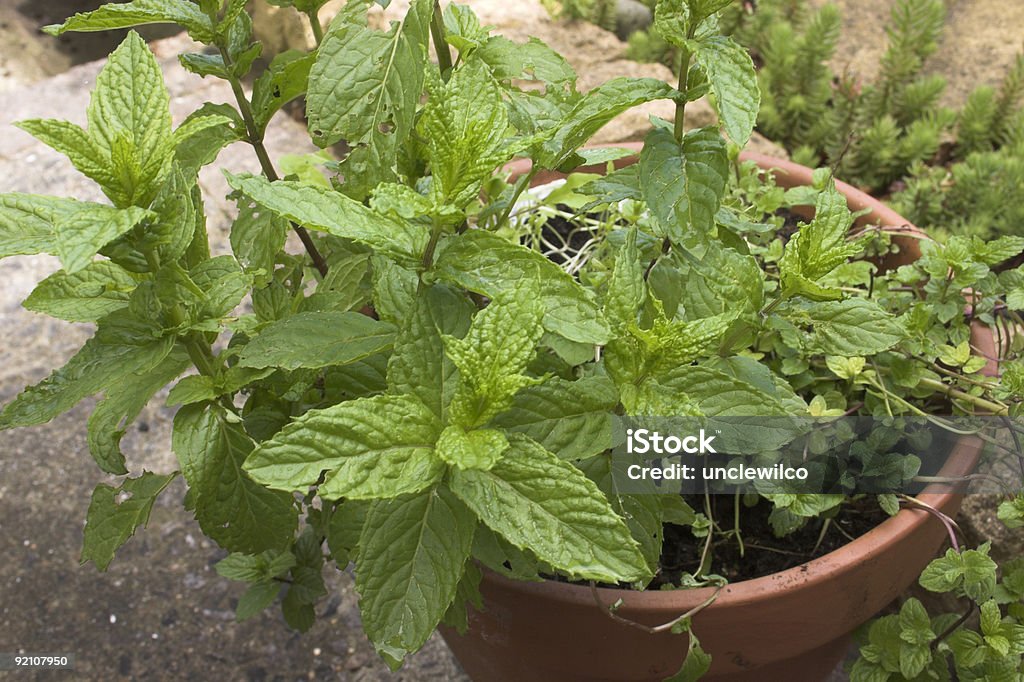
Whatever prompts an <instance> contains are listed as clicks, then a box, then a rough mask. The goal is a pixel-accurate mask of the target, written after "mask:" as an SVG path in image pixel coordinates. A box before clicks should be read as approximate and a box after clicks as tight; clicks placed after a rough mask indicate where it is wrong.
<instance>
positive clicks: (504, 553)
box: [467, 525, 543, 582]
mask: <svg viewBox="0 0 1024 682" xmlns="http://www.w3.org/2000/svg"><path fill="white" fill-rule="evenodd" d="M473 558H474V559H476V560H477V561H479V562H480V563H481V564H483V565H484V566H486V567H487V568H489V569H491V570H492V571H494V572H495V573H498V574H499V575H503V576H505V577H506V578H512V579H513V580H524V581H530V582H540V581H542V580H543V578H541V577H540V571H541V568H540V562H539V561H538V560H537V557H535V556H534V555H533V553H532V552H529V551H527V550H520V549H518V548H516V547H513V546H512V545H511V544H509V543H508V541H506V540H505V539H504V538H503V537H501V536H500V535H498V534H497V533H495V532H494V531H492V530H491V529H490V528H488V527H487V526H484V525H479V526H477V529H476V535H474V536H473ZM469 565H471V564H469ZM469 565H467V570H468V567H469Z"/></svg>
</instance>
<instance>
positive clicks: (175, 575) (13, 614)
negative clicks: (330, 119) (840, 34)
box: [0, 39, 465, 682]
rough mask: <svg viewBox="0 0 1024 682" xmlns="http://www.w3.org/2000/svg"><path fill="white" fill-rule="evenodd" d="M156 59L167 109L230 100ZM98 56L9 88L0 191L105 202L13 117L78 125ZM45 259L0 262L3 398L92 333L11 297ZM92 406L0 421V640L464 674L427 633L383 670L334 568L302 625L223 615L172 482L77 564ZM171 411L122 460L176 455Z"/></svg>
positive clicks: (140, 662)
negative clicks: (7, 424) (109, 558)
mask: <svg viewBox="0 0 1024 682" xmlns="http://www.w3.org/2000/svg"><path fill="white" fill-rule="evenodd" d="M185 45H186V43H184V42H182V40H181V39H176V41H175V42H174V43H172V44H167V43H163V44H158V45H157V46H156V50H157V52H158V53H159V54H161V55H165V56H167V57H170V56H171V55H172V54H176V53H177V51H178V50H179V49H181V48H182V47H184V46H185ZM163 66H164V71H165V73H166V77H167V81H168V86H169V89H170V91H171V97H172V108H173V110H174V114H175V119H176V121H180V120H181V119H182V118H183V117H184V116H185V115H187V114H188V113H189V112H190V111H192V110H193V109H195V108H197V107H198V106H199V105H200V104H201V103H202V102H204V101H214V102H221V101H227V100H228V99H229V98H230V97H231V93H230V90H229V89H228V88H227V87H226V86H225V85H223V84H222V83H219V82H216V81H212V80H209V79H207V80H200V79H199V78H197V77H195V76H192V75H190V74H187V73H185V72H184V71H183V70H182V69H181V68H180V67H179V66H178V65H177V62H176V60H174V59H165V60H164V64H163ZM99 67H100V65H99V64H87V65H83V66H79V67H76V68H73V69H71V70H70V71H68V72H67V73H64V74H62V75H60V76H57V77H55V78H52V79H50V80H47V81H44V82H42V83H39V84H37V85H36V86H34V87H32V88H31V89H27V90H20V91H18V94H17V96H16V97H12V98H9V99H7V100H6V103H5V107H4V108H3V109H2V110H0V131H2V133H0V192H9V191H27V192H42V193H50V194H57V195H65V196H73V197H77V198H79V199H89V200H100V199H102V196H101V194H100V193H99V191H98V190H97V189H96V188H95V186H93V185H92V183H91V182H90V181H88V180H86V179H84V178H82V177H80V176H78V175H77V174H76V173H75V171H74V170H73V169H72V168H71V167H70V165H69V164H68V163H67V161H66V160H65V159H64V158H63V157H62V156H61V155H59V154H57V153H56V152H53V151H51V150H49V149H47V148H45V147H43V146H42V145H41V144H39V143H37V142H35V140H33V139H32V138H31V137H30V136H28V135H27V134H25V133H23V132H21V131H20V130H17V129H15V128H13V127H11V125H10V124H11V122H12V121H16V120H20V119H25V118H33V117H40V116H46V117H56V118H66V119H69V120H72V121H76V122H79V123H82V122H83V121H84V112H85V106H86V104H87V102H88V92H89V89H90V88H91V87H92V84H93V83H94V81H95V78H96V74H97V72H98V71H99ZM272 130H273V132H272V134H271V135H270V137H269V139H268V146H269V147H270V149H271V154H272V155H275V156H276V155H279V154H281V153H287V152H291V153H294V152H302V151H307V150H309V149H310V146H309V142H308V140H307V137H306V134H305V131H304V130H303V128H302V126H301V125H300V124H298V123H296V122H295V121H293V120H291V119H289V118H287V117H281V119H280V121H279V122H276V123H275V125H274V126H273V128H272ZM216 165H217V166H218V168H230V169H232V170H234V171H236V172H237V171H242V170H249V171H256V170H257V169H258V166H257V164H256V163H255V161H254V159H253V155H252V151H251V150H250V149H249V148H248V147H246V146H244V145H242V144H236V145H234V146H232V147H229V148H228V149H226V150H225V151H224V152H223V153H222V154H221V157H220V158H219V159H218V162H217V164H216ZM202 184H203V189H204V192H205V194H206V197H207V207H206V208H207V213H208V215H209V216H210V224H211V235H212V239H213V241H214V242H215V245H216V248H217V249H218V250H220V251H224V250H226V248H227V246H226V239H227V231H226V228H227V226H228V224H229V220H230V214H231V212H232V206H231V204H230V203H229V202H225V200H224V199H223V198H222V197H223V196H224V194H225V192H226V189H227V187H226V184H225V183H224V181H223V179H222V177H221V175H220V172H219V170H216V169H207V170H205V171H204V172H203V175H202ZM57 268H58V264H57V262H56V259H53V258H50V257H48V256H33V257H17V258H9V259H6V260H3V261H0V281H2V282H3V287H2V288H0V403H6V402H7V401H8V400H10V399H11V398H13V397H14V395H15V394H16V393H17V392H18V391H20V390H21V389H22V388H23V387H24V386H25V385H27V384H30V383H34V382H36V381H38V380H40V379H42V378H43V377H45V376H46V374H47V373H48V371H49V370H50V369H51V368H52V367H56V366H58V365H59V364H60V363H62V362H63V361H64V360H66V359H67V358H68V357H70V356H71V355H72V354H73V352H74V351H75V350H76V349H77V348H78V347H79V346H80V345H81V344H82V343H83V342H84V341H85V340H86V339H87V338H88V336H89V335H90V334H91V329H90V328H89V327H88V326H87V325H71V324H66V323H63V322H60V321H56V320H51V319H49V318H47V317H44V316H42V315H36V314H33V313H30V312H27V311H25V310H23V309H21V307H20V302H21V301H22V300H23V299H24V298H25V296H27V295H28V293H29V292H30V291H31V290H32V288H33V287H34V285H35V283H36V282H38V281H39V280H40V279H42V278H43V277H45V276H46V275H48V274H50V273H51V272H53V271H55V270H56V269H57ZM92 404H93V403H92V401H86V403H83V404H82V405H80V406H78V407H77V408H75V409H74V410H73V411H72V412H70V413H69V414H67V415H64V416H62V417H60V418H58V419H56V420H55V421H54V422H52V423H51V424H48V425H46V426H42V427H38V428H33V429H21V430H17V431H7V432H3V433H0V554H2V556H3V557H4V564H3V570H2V571H0V651H4V652H15V651H26V652H56V651H59V652H69V653H74V654H75V655H76V658H77V662H76V672H75V679H81V680H104V681H106V680H114V679H141V680H145V679H153V680H159V679H194V680H212V679H224V680H254V681H257V680H285V679H288V680H294V679H323V680H352V681H365V682H370V681H376V680H407V681H409V682H413V681H416V682H419V681H421V680H423V681H430V680H437V681H439V682H440V681H444V682H448V681H453V682H458V681H459V680H463V679H465V678H464V676H462V674H461V673H460V672H459V670H458V668H457V666H456V664H455V662H454V660H453V659H452V657H451V654H450V653H449V652H448V649H447V647H446V646H445V645H444V643H443V641H441V640H440V638H439V637H436V636H435V638H434V639H432V640H431V641H430V642H429V643H428V644H427V646H426V647H425V648H424V649H423V650H422V651H421V652H419V653H418V654H416V655H415V656H413V657H411V659H410V660H409V662H408V663H407V665H406V667H405V668H404V669H403V670H402V671H401V672H399V673H395V674H392V673H390V672H389V671H388V669H387V667H386V666H385V665H384V664H383V662H381V660H380V659H379V658H378V657H377V655H376V653H375V652H374V651H373V648H372V646H371V645H370V643H369V642H368V641H367V640H366V637H365V636H364V635H363V634H362V631H361V630H360V628H359V615H358V609H357V605H356V604H357V597H356V594H355V592H354V590H353V580H352V576H351V575H350V574H348V573H346V572H339V571H336V570H333V569H330V570H325V578H326V579H327V581H328V586H329V589H330V596H329V597H328V598H327V599H325V600H324V601H323V602H322V603H321V604H320V605H319V609H318V612H319V616H320V618H319V619H318V622H317V624H316V625H315V626H314V628H313V630H312V631H311V632H310V633H308V634H307V635H305V636H299V635H298V634H296V633H295V632H293V631H291V630H289V629H288V627H287V626H286V625H285V623H284V621H283V619H282V618H281V616H280V612H279V610H278V609H277V608H276V607H274V608H272V609H270V610H268V611H266V612H265V613H263V614H260V615H258V616H256V617H255V618H253V619H252V620H250V621H248V622H245V623H242V624H236V623H235V622H234V616H233V612H234V611H233V610H234V606H235V604H236V603H237V600H238V597H239V596H240V595H241V593H242V591H243V589H244V588H243V586H242V585H240V584H236V583H231V582H230V581H227V580H224V579H223V578H221V577H220V576H218V575H217V574H216V572H215V571H214V569H213V564H215V563H216V562H217V561H218V560H220V559H221V558H222V557H223V556H224V552H223V551H222V550H220V549H218V548H217V547H216V546H214V545H213V544H211V543H210V542H209V541H208V540H206V538H205V537H204V536H203V535H202V533H201V532H200V530H199V528H198V526H197V525H196V523H195V521H194V520H193V519H192V517H191V514H189V513H188V512H186V511H184V510H183V509H182V506H181V499H182V496H183V494H184V486H183V485H182V484H181V482H180V481H179V482H177V483H175V484H174V485H173V487H172V488H171V489H169V490H168V491H166V492H165V493H164V495H163V496H162V497H161V498H160V500H159V501H158V502H157V504H156V506H155V508H154V510H153V514H152V518H151V519H150V523H149V527H148V528H147V529H145V530H144V531H140V532H139V534H138V535H137V536H136V537H135V538H133V539H132V540H131V541H129V543H128V544H127V545H126V546H125V547H124V548H123V551H122V552H121V553H120V554H119V556H118V558H117V559H115V561H114V563H113V564H112V565H111V567H110V569H109V570H108V572H106V573H99V572H98V571H97V570H96V569H95V568H94V567H93V566H92V564H88V565H85V566H79V564H78V555H79V550H80V547H81V532H82V526H83V522H84V518H85V512H86V509H87V506H88V501H89V495H90V493H91V491H92V488H93V487H94V486H95V485H96V484H97V483H109V482H112V480H111V479H108V478H106V477H104V476H103V475H102V474H101V473H100V472H99V470H98V469H97V468H96V466H95V465H94V464H93V462H92V459H91V457H90V456H89V452H88V448H87V445H86V441H85V420H86V418H87V417H88V414H89V412H90V410H91V407H92ZM172 416H173V412H172V411H171V410H169V409H168V408H165V407H163V405H162V400H160V399H159V398H158V399H157V400H155V401H154V402H153V404H151V405H150V406H149V407H147V408H146V410H145V411H144V412H143V414H142V415H141V416H140V418H139V420H138V422H137V423H136V424H135V425H133V426H132V428H131V429H129V433H128V435H127V436H126V437H125V441H124V449H125V452H126V453H127V454H128V457H129V468H130V469H131V470H133V471H141V470H142V469H148V470H150V471H158V472H167V471H173V470H174V469H176V468H177V463H176V462H175V458H174V456H173V454H172V453H171V451H170V447H169V444H170V424H171V418H172ZM0 675H2V674H0ZM40 678H41V679H56V678H51V677H45V678H44V677H43V676H42V675H40ZM19 679H21V678H20V677H19ZM26 679H29V677H26ZM60 679H66V678H64V677H62V678H60Z"/></svg>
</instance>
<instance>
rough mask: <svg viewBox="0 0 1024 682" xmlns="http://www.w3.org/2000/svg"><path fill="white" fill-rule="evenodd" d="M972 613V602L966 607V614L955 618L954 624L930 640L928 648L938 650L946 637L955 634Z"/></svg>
mask: <svg viewBox="0 0 1024 682" xmlns="http://www.w3.org/2000/svg"><path fill="white" fill-rule="evenodd" d="M973 613H974V602H970V603H969V604H968V606H967V613H965V614H964V615H962V616H960V617H959V618H957V620H956V622H954V623H952V624H951V625H950V626H949V627H948V628H946V629H945V630H943V631H942V634H940V635H939V636H938V637H936V638H935V639H933V640H932V643H931V645H930V648H931V649H932V650H933V651H934V650H935V649H936V648H938V646H939V644H941V643H942V641H943V640H945V639H946V638H947V637H949V636H950V635H951V634H953V633H954V632H956V630H957V628H959V627H960V626H961V625H963V624H964V623H966V622H967V619H968V618H970V617H971V615H972V614H973Z"/></svg>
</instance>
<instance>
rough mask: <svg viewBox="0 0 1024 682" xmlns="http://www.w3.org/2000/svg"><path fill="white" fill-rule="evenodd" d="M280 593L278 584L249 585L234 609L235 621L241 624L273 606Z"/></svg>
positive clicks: (279, 584)
mask: <svg viewBox="0 0 1024 682" xmlns="http://www.w3.org/2000/svg"><path fill="white" fill-rule="evenodd" d="M280 593H281V583H278V582H269V583H256V584H255V585H250V586H249V589H247V590H246V591H245V592H243V593H242V596H241V597H239V598H238V605H237V606H236V607H235V621H236V622H238V623H241V622H243V621H246V620H249V619H250V618H252V617H253V616H255V615H256V614H257V613H260V612H261V611H263V610H264V609H266V608H267V607H268V606H270V605H271V604H273V603H274V600H275V599H277V595H278V594H280Z"/></svg>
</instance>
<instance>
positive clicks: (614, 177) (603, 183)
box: [576, 163, 643, 211]
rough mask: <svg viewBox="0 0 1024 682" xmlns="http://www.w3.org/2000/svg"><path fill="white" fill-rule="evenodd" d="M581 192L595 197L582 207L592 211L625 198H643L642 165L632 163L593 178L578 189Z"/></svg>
mask: <svg viewBox="0 0 1024 682" xmlns="http://www.w3.org/2000/svg"><path fill="white" fill-rule="evenodd" d="M576 191H577V192H578V193H580V194H584V195H586V196H589V197H594V199H593V201H590V202H589V203H586V204H584V205H583V206H581V207H580V210H581V211H590V210H592V209H594V208H597V207H598V206H606V205H609V204H617V203H618V202H620V201H624V200H625V199H642V198H643V197H642V195H641V193H640V166H639V165H638V164H635V163H634V164H630V165H628V166H626V167H625V168H620V169H618V170H616V171H612V172H611V173H608V174H607V175H605V176H602V177H600V178H597V179H596V180H592V181H590V182H588V183H587V184H585V185H583V186H581V187H579V188H578V189H577V190H576Z"/></svg>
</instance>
